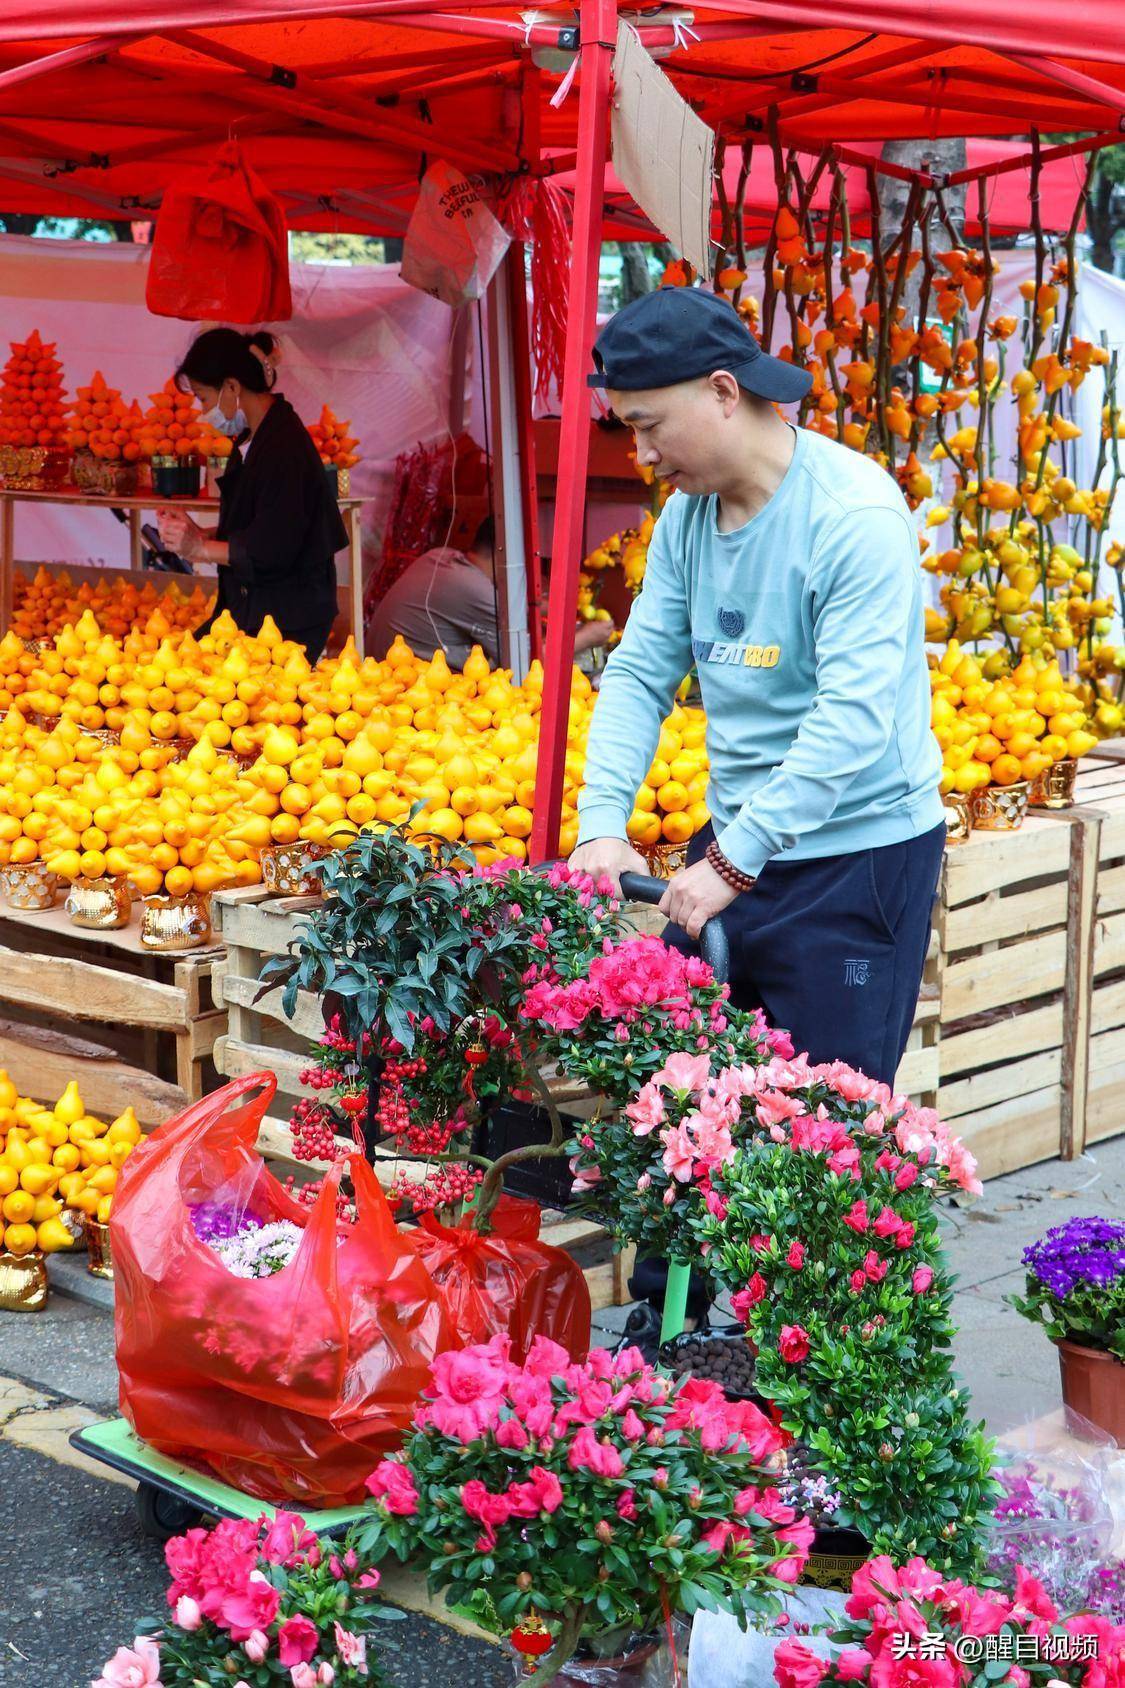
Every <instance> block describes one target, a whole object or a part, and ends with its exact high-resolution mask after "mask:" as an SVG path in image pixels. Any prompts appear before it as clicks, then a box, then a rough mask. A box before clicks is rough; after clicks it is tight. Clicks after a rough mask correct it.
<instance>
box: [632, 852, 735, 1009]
mask: <svg viewBox="0 0 1125 1688" xmlns="http://www.w3.org/2000/svg"><path fill="white" fill-rule="evenodd" d="M667 889H668V881H667V880H666V879H652V878H650V876H649V875H648V874H647V873H623V874H622V875H621V895H622V896H623V897H625V898H627V899H628V901H629V902H633V903H659V902H660V900H661V898H662V897H663V896H664V893H665V891H666V890H667ZM699 953H700V954H701V955H702V957H703V959H704V961H705V962H706V963H707V965H708V967H710V969H711V971H712V973H714V975H715V978H716V979H717V980H718V982H719V984H721V985H725V984H726V982H727V980H728V978H729V977H730V944H729V943H728V942H727V934H726V929H725V928H724V926H723V923H722V921H721V920H719V919H718V917H717V916H716V917H715V918H714V919H711V920H709V921H708V922H707V924H706V925H705V926H704V928H703V931H702V932H701V933H700V936H699Z"/></svg>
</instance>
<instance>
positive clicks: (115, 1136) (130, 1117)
mask: <svg viewBox="0 0 1125 1688" xmlns="http://www.w3.org/2000/svg"><path fill="white" fill-rule="evenodd" d="M106 1137H107V1139H108V1141H109V1142H111V1143H119V1142H126V1143H139V1142H140V1138H141V1122H140V1120H139V1119H138V1118H137V1116H136V1114H135V1113H134V1112H133V1108H132V1104H130V1105H129V1107H127V1108H126V1109H125V1112H124V1113H123V1114H118V1116H117V1118H116V1119H115V1120H114V1121H113V1124H112V1125H111V1126H110V1128H109V1130H108V1131H107V1132H106Z"/></svg>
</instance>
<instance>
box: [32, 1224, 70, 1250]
mask: <svg viewBox="0 0 1125 1688" xmlns="http://www.w3.org/2000/svg"><path fill="white" fill-rule="evenodd" d="M35 1235H36V1240H37V1241H38V1244H39V1247H40V1248H41V1249H42V1250H43V1253H44V1254H57V1253H58V1252H59V1251H60V1250H61V1249H65V1248H73V1247H74V1238H73V1237H72V1236H71V1234H70V1232H69V1231H68V1230H67V1228H66V1226H65V1225H64V1224H63V1222H62V1220H61V1219H59V1218H52V1219H45V1220H44V1221H43V1223H42V1224H41V1225H40V1226H39V1227H38V1229H37V1230H36V1233H35Z"/></svg>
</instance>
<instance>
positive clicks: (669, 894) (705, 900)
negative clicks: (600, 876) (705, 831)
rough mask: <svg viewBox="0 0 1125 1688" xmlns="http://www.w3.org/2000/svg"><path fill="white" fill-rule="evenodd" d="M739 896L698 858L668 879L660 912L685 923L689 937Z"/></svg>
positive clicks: (709, 866) (710, 867) (680, 924)
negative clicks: (693, 863)
mask: <svg viewBox="0 0 1125 1688" xmlns="http://www.w3.org/2000/svg"><path fill="white" fill-rule="evenodd" d="M571 860H572V861H573V860H574V858H573V856H572V857H571ZM737 896H738V892H737V891H736V890H735V889H734V887H733V886H732V885H728V884H727V882H726V880H725V879H723V878H722V876H721V875H720V874H717V873H716V872H715V869H714V868H713V867H712V866H711V863H710V862H707V861H703V862H696V864H695V866H694V867H685V868H683V869H682V870H681V871H680V872H679V873H677V874H674V875H673V877H672V878H671V879H670V880H669V881H668V889H667V890H666V891H665V893H664V896H663V897H662V898H661V901H660V912H661V914H666V915H667V916H668V919H669V920H673V921H675V923H676V925H677V926H682V927H683V929H684V931H685V932H686V933H687V935H688V937H689V938H698V937H699V935H700V933H701V932H702V931H703V928H704V926H705V925H706V924H707V922H708V921H709V920H712V919H714V917H715V915H717V914H722V912H723V910H724V909H725V908H729V907H730V905H731V903H733V901H734V899H735V898H736V897H737Z"/></svg>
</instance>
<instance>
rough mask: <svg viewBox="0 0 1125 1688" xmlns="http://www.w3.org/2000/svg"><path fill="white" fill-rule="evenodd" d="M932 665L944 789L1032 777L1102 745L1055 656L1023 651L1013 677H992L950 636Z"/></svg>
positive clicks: (934, 720) (968, 789)
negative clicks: (1039, 657)
mask: <svg viewBox="0 0 1125 1688" xmlns="http://www.w3.org/2000/svg"><path fill="white" fill-rule="evenodd" d="M930 665H931V666H930V694H931V713H930V720H931V724H932V726H933V730H934V736H935V737H936V739H937V741H938V744H939V745H940V746H941V752H942V774H941V789H942V792H943V794H944V793H946V792H950V791H959V792H964V793H968V792H972V791H978V790H980V789H981V788H982V787H983V786H986V785H1014V784H1015V782H1016V781H1017V780H1035V779H1037V778H1038V777H1039V775H1040V774H1043V773H1045V772H1046V771H1047V769H1048V768H1049V767H1051V766H1052V764H1053V763H1055V762H1061V761H1063V760H1064V759H1065V758H1067V757H1079V756H1085V754H1086V753H1087V751H1089V750H1092V749H1093V748H1094V745H1095V744H1096V743H1097V742H1098V741H1097V738H1096V736H1095V735H1094V734H1093V733H1092V732H1090V731H1089V728H1088V724H1087V715H1086V710H1085V707H1084V704H1083V702H1082V699H1081V698H1080V697H1078V696H1076V688H1075V683H1074V681H1073V680H1066V679H1064V677H1063V675H1062V673H1061V672H1060V670H1059V665H1058V663H1057V662H1056V661H1051V662H1045V663H1042V664H1041V665H1036V663H1035V662H1033V661H1032V659H1031V658H1030V657H1026V656H1025V657H1024V658H1022V660H1021V661H1020V662H1019V663H1018V665H1017V666H1016V667H1015V668H1014V669H1013V671H1012V672H1011V673H1010V674H1002V675H1001V676H1000V678H999V679H989V678H987V677H986V674H985V668H986V666H987V662H986V663H985V664H982V663H981V662H979V661H978V660H977V658H976V657H975V656H972V655H970V654H969V653H968V652H967V651H964V650H962V648H961V646H960V645H959V644H958V643H957V641H956V640H952V641H951V642H950V644H949V647H948V649H947V650H946V651H945V653H944V654H943V656H942V657H941V659H940V660H938V658H936V657H931V658H930Z"/></svg>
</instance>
